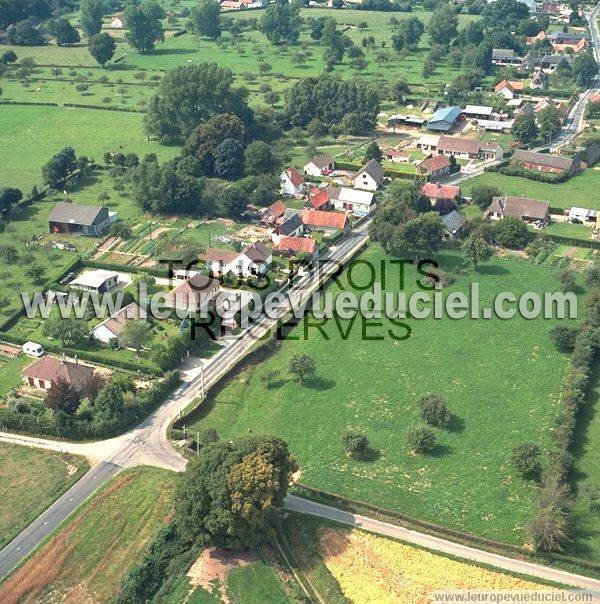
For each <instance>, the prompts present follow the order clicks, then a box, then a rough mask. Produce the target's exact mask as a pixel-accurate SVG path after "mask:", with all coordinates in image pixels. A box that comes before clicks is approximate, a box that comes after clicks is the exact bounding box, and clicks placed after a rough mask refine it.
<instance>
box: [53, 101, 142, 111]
mask: <svg viewBox="0 0 600 604" xmlns="http://www.w3.org/2000/svg"><path fill="white" fill-rule="evenodd" d="M63 105H64V106H65V107H71V108H77V109H102V110H103V111H120V112H123V113H146V111H145V110H144V109H133V108H129V107H106V106H104V105H84V104H83V103H63Z"/></svg>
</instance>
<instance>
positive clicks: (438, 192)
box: [421, 182, 460, 199]
mask: <svg viewBox="0 0 600 604" xmlns="http://www.w3.org/2000/svg"><path fill="white" fill-rule="evenodd" d="M421 193H423V195H425V196H426V197H429V199H454V198H455V197H458V195H459V194H460V187H457V186H456V185H441V184H440V183H437V182H426V183H425V184H424V185H423V186H422V187H421Z"/></svg>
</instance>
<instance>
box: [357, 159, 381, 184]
mask: <svg viewBox="0 0 600 604" xmlns="http://www.w3.org/2000/svg"><path fill="white" fill-rule="evenodd" d="M383 174H384V173H383V168H382V167H381V164H380V163H379V162H378V161H376V160H374V159H372V160H371V161H370V162H368V163H366V164H365V165H364V166H363V167H362V168H361V169H360V170H359V171H358V172H357V173H356V176H355V177H354V179H353V182H354V186H355V187H356V188H357V189H364V190H365V191H377V189H378V188H379V185H381V183H382V181H383Z"/></svg>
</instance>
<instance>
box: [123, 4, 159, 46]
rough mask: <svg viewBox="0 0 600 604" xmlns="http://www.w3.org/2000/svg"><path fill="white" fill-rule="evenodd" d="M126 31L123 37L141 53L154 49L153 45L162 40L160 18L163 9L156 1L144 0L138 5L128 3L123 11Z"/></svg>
mask: <svg viewBox="0 0 600 604" xmlns="http://www.w3.org/2000/svg"><path fill="white" fill-rule="evenodd" d="M123 14H124V15H125V24H126V26H127V29H128V31H127V33H126V34H125V39H126V40H127V42H128V43H129V45H130V46H132V47H133V48H135V49H136V50H138V51H139V52H141V53H146V52H150V51H151V50H154V45H155V44H156V42H157V41H159V40H164V37H165V36H164V32H163V28H162V24H161V22H160V20H161V19H163V18H164V16H165V11H164V10H163V8H162V7H161V6H160V4H157V3H156V2H153V1H151V0H145V1H144V2H142V3H141V4H139V5H136V4H134V3H131V4H128V5H127V7H126V8H125V11H124V13H123Z"/></svg>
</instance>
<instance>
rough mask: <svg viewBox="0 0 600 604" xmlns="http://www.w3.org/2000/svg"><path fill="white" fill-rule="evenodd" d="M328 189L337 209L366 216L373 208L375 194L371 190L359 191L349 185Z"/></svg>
mask: <svg viewBox="0 0 600 604" xmlns="http://www.w3.org/2000/svg"><path fill="white" fill-rule="evenodd" d="M327 191H328V193H329V198H330V199H331V203H332V204H333V207H334V208H335V209H336V210H341V211H344V212H352V213H353V214H355V215H356V216H364V215H365V214H368V213H369V212H370V211H371V209H372V208H373V198H374V195H373V193H371V192H369V191H359V190H357V189H350V188H348V187H329V188H328V189H327Z"/></svg>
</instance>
